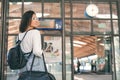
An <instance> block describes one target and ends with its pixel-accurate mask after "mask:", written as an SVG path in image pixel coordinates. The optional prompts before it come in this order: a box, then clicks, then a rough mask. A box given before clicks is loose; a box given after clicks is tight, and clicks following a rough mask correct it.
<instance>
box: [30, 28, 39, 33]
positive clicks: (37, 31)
mask: <svg viewBox="0 0 120 80" xmlns="http://www.w3.org/2000/svg"><path fill="white" fill-rule="evenodd" d="M29 32H30V33H32V34H33V33H40V31H39V30H37V29H32V30H30V31H29Z"/></svg>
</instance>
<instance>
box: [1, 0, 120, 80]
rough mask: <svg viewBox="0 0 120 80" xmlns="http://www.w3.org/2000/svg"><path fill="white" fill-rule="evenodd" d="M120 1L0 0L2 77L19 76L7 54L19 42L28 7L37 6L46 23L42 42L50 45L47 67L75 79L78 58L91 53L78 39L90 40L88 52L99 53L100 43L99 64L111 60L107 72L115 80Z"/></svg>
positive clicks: (6, 79) (67, 79)
mask: <svg viewBox="0 0 120 80" xmlns="http://www.w3.org/2000/svg"><path fill="white" fill-rule="evenodd" d="M119 3H120V2H119V0H2V1H1V2H0V4H1V5H0V7H1V10H0V12H1V13H0V19H1V20H0V21H1V24H0V26H1V27H0V52H1V53H0V62H1V63H0V78H1V80H13V79H12V78H14V79H15V78H17V77H18V71H17V70H16V71H14V70H10V69H9V67H8V65H7V60H6V58H7V51H8V50H9V49H10V48H11V47H12V46H14V45H15V39H16V36H17V34H18V33H19V30H18V29H19V23H20V20H21V16H22V14H23V13H24V12H25V11H27V10H34V11H35V12H36V13H37V17H38V18H39V20H40V22H41V23H42V24H41V26H43V27H42V28H39V30H43V31H44V34H42V41H43V44H42V46H43V49H46V47H50V48H49V49H48V50H46V54H45V56H46V62H47V68H48V71H49V72H50V73H52V74H54V75H55V77H56V79H57V80H74V77H73V76H74V68H73V67H74V66H73V65H74V61H73V60H74V58H76V57H77V58H81V57H85V56H87V52H86V53H84V51H85V47H84V48H79V49H78V47H77V48H75V47H74V46H78V45H77V44H78V43H76V45H75V44H74V43H75V42H74V40H81V41H85V42H86V43H87V44H89V45H90V46H89V47H88V46H86V47H87V48H89V49H90V50H88V52H91V53H89V54H91V55H92V54H93V53H95V50H92V49H96V48H95V47H97V49H96V51H97V52H96V54H97V55H98V56H99V62H98V63H99V64H98V66H101V64H102V63H105V62H106V63H108V64H106V65H107V66H105V68H106V69H105V70H107V71H105V72H109V73H112V80H119V79H120V77H119V75H120V65H119V64H120V61H119V59H120V51H119V46H120V44H119V42H120V39H119V37H120V24H119V22H120V21H119V18H120V17H119V14H120V13H119V12H120V9H119ZM99 39H101V40H102V43H103V44H100V45H102V46H103V45H104V49H103V47H102V48H99V47H100V46H98V44H99V41H100V40H99ZM92 40H94V42H95V43H94V42H92ZM97 40H98V41H97ZM51 46H52V47H51ZM79 47H80V46H79ZM91 47H92V48H91ZM83 53H84V54H83ZM80 54H81V55H80ZM103 55H104V57H103ZM100 57H102V58H100ZM100 68H101V67H99V69H100ZM108 68H109V69H108ZM13 76H14V77H13Z"/></svg>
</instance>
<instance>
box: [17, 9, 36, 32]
mask: <svg viewBox="0 0 120 80" xmlns="http://www.w3.org/2000/svg"><path fill="white" fill-rule="evenodd" d="M33 14H35V12H34V11H32V10H29V11H26V12H25V13H24V14H23V16H22V19H21V22H20V26H19V31H20V32H25V31H26V29H27V28H28V26H29V25H30V23H31V20H32V16H33Z"/></svg>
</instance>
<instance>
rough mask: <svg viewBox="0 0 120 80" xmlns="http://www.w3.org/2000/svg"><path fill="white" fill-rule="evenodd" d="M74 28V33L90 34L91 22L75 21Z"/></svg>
mask: <svg viewBox="0 0 120 80" xmlns="http://www.w3.org/2000/svg"><path fill="white" fill-rule="evenodd" d="M72 27H73V32H74V33H90V31H91V22H90V20H73V25H72Z"/></svg>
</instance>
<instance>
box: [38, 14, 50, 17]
mask: <svg viewBox="0 0 120 80" xmlns="http://www.w3.org/2000/svg"><path fill="white" fill-rule="evenodd" d="M49 15H50V14H49V13H44V14H43V16H49ZM36 16H37V17H42V13H36Z"/></svg>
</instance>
